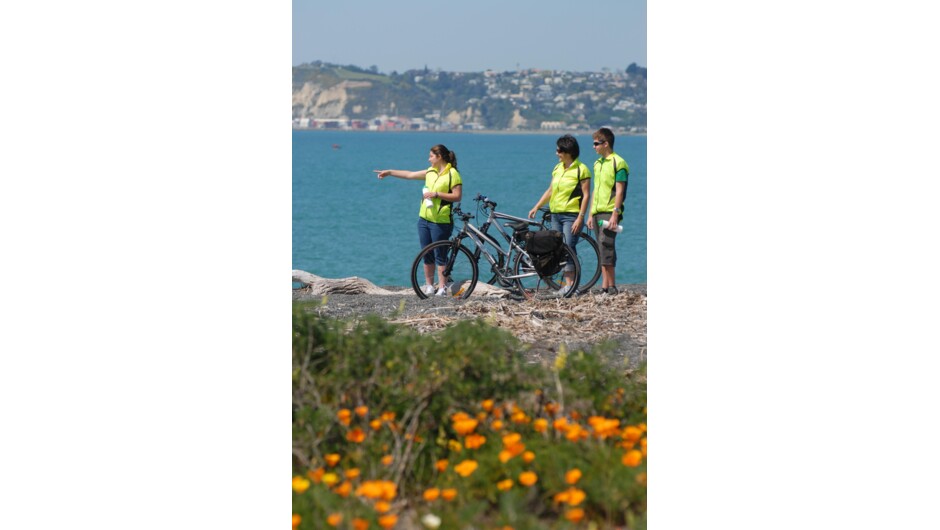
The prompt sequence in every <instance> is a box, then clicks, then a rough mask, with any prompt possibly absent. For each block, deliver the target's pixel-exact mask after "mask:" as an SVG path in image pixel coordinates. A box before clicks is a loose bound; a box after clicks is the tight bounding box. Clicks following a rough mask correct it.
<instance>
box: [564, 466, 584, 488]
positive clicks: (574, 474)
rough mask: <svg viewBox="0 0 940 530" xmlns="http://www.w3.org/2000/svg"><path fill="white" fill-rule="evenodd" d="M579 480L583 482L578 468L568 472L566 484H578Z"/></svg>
mask: <svg viewBox="0 0 940 530" xmlns="http://www.w3.org/2000/svg"><path fill="white" fill-rule="evenodd" d="M579 480H581V470H580V469H578V468H574V469H569V470H568V472H567V473H565V482H567V483H568V484H577V483H578V481H579Z"/></svg>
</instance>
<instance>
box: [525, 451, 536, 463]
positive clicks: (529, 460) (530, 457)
mask: <svg viewBox="0 0 940 530" xmlns="http://www.w3.org/2000/svg"><path fill="white" fill-rule="evenodd" d="M533 460H535V453H533V452H532V451H526V452H524V453H522V461H523V462H525V463H526V464H531V463H532V461H533Z"/></svg>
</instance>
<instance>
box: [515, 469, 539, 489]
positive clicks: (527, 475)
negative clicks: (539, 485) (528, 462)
mask: <svg viewBox="0 0 940 530" xmlns="http://www.w3.org/2000/svg"><path fill="white" fill-rule="evenodd" d="M538 480H539V476H538V475H536V474H535V473H533V472H531V471H523V472H522V473H520V474H519V484H522V485H523V486H531V485H533V484H535V483H536V482H538Z"/></svg>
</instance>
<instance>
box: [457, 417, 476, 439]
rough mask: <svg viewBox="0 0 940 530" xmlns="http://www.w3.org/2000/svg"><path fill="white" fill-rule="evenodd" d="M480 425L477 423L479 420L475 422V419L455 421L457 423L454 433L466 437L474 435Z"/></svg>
mask: <svg viewBox="0 0 940 530" xmlns="http://www.w3.org/2000/svg"><path fill="white" fill-rule="evenodd" d="M479 423H480V422H479V421H477V420H475V419H473V418H468V419H464V420H460V421H455V422H454V432H456V433H457V434H459V435H460V436H466V435H468V434H470V433H472V432H473V431H474V429H476V428H477V425H478V424H479Z"/></svg>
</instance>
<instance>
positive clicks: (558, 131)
mask: <svg viewBox="0 0 940 530" xmlns="http://www.w3.org/2000/svg"><path fill="white" fill-rule="evenodd" d="M291 129H292V130H294V131H329V132H367V133H393V134H397V133H429V134H441V133H443V134H454V133H469V134H542V135H553V134H572V135H575V134H591V133H592V132H593V131H585V130H582V129H554V130H549V131H546V130H541V129H531V130H528V129H525V130H508V129H484V130H476V131H473V130H466V131H464V130H460V131H452V130H435V131H428V130H424V131H411V130H408V131H404V130H384V131H376V130H372V129H313V128H310V127H291ZM614 133H615V134H616V135H617V136H646V134H647V133H645V132H644V133H631V132H619V133H618V132H616V131H614Z"/></svg>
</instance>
